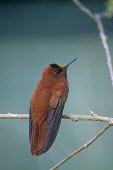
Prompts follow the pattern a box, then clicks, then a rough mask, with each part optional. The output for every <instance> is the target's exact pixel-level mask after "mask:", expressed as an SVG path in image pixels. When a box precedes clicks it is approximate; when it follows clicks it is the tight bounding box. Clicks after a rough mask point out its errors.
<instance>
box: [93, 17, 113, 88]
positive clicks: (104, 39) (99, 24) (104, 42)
mask: <svg viewBox="0 0 113 170" xmlns="http://www.w3.org/2000/svg"><path fill="white" fill-rule="evenodd" d="M95 19H96V23H97V27H98V30H99V32H100V38H101V42H102V45H103V47H104V50H105V53H106V59H107V65H108V69H109V73H110V78H111V82H112V86H113V68H112V62H111V58H112V57H111V54H110V49H109V46H108V43H107V37H106V35H105V31H104V27H103V24H102V21H101V17H100V14H95Z"/></svg>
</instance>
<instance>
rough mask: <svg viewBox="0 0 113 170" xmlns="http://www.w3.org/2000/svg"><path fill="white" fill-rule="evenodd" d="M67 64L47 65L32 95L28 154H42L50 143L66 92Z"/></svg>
mask: <svg viewBox="0 0 113 170" xmlns="http://www.w3.org/2000/svg"><path fill="white" fill-rule="evenodd" d="M66 69H67V65H64V66H60V65H57V64H51V65H49V66H47V67H46V68H45V69H44V71H43V73H42V79H41V80H40V82H39V84H38V85H37V87H36V89H35V91H34V92H33V94H32V98H31V105H30V118H29V136H30V146H31V153H32V155H37V156H38V155H40V154H42V153H45V152H46V151H47V150H48V149H49V148H50V147H51V145H52V144H53V142H54V140H55V138H56V135H57V132H58V129H59V126H60V122H61V118H62V112H63V108H64V105H65V102H66V99H67V95H68V81H67V73H66Z"/></svg>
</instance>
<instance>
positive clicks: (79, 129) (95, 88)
mask: <svg viewBox="0 0 113 170" xmlns="http://www.w3.org/2000/svg"><path fill="white" fill-rule="evenodd" d="M85 4H86V5H87V6H88V7H89V8H91V9H92V10H93V12H99V11H101V10H103V9H104V6H103V4H101V3H99V2H98V3H86V2H85ZM103 22H104V26H105V28H106V34H107V37H108V42H109V46H110V49H111V54H113V48H112V46H113V45H112V44H113V31H112V30H113V22H112V20H110V19H103ZM75 57H78V60H77V61H76V63H73V65H71V67H70V68H69V69H68V80H69V87H70V93H69V97H68V100H67V103H66V105H65V109H64V113H67V114H69V113H70V114H84V115H87V114H89V115H90V111H91V110H92V111H94V112H97V113H98V114H100V115H102V116H111V117H113V88H112V86H111V81H110V77H109V71H108V67H107V63H106V56H105V53H104V49H103V47H102V45H101V41H100V38H99V33H98V29H97V27H96V24H95V23H94V22H93V21H92V20H91V19H90V18H88V16H86V15H85V14H84V13H82V12H81V11H80V10H79V9H78V8H77V7H76V6H75V5H74V4H73V3H72V2H71V1H70V2H49V3H47V2H39V3H34V4H33V3H28V4H26V3H24V4H21V3H20V4H16V3H15V4H1V5H0V113H1V114H3V113H4V114H5V113H7V112H11V113H28V111H29V102H30V97H31V94H32V92H33V90H34V88H35V87H36V85H37V83H38V81H39V80H40V78H41V72H42V70H43V69H44V67H46V66H47V65H48V64H50V63H58V64H65V63H68V62H69V61H71V60H72V59H74V58H75ZM104 125H105V123H102V122H86V121H85V122H77V123H75V122H72V121H70V120H64V119H63V120H62V123H61V126H60V130H59V133H58V136H57V138H56V140H55V142H54V144H53V146H52V147H51V148H50V150H49V151H48V152H47V153H46V154H43V155H42V156H40V157H33V156H32V155H31V153H30V148H29V137H28V120H14V119H12V120H8V119H7V120H6V119H5V120H3V119H1V120H0V170H7V169H10V170H15V169H16V170H34V169H37V170H48V169H49V168H51V167H52V166H54V165H55V164H56V163H58V162H59V161H60V160H62V159H63V158H64V157H65V156H66V155H67V154H68V153H70V152H72V151H74V150H75V149H77V148H78V147H80V146H81V145H83V144H84V143H86V142H87V141H88V140H89V139H90V138H91V137H92V136H94V135H95V134H96V133H97V132H98V131H99V130H100V129H101V128H102V127H103V126H104ZM112 134H113V129H112V127H111V128H110V129H109V130H108V131H107V132H105V133H104V134H103V135H102V136H101V137H100V138H99V139H98V140H97V141H95V143H93V144H92V145H91V146H90V147H89V148H88V149H87V150H84V151H82V152H81V153H79V154H78V155H76V156H75V157H73V158H72V159H71V160H69V161H68V162H66V163H65V164H63V165H62V166H61V167H60V168H59V170H75V169H79V170H90V169H92V170H95V169H96V170H100V169H105V170H106V169H107V170H112V169H113V135H112Z"/></svg>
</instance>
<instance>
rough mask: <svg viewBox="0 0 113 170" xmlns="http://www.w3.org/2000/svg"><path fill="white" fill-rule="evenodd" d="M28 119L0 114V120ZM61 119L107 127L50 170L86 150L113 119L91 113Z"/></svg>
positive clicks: (9, 114) (64, 116)
mask: <svg viewBox="0 0 113 170" xmlns="http://www.w3.org/2000/svg"><path fill="white" fill-rule="evenodd" d="M28 118H29V114H13V113H7V114H0V119H28ZM62 118H65V119H70V120H72V121H75V122H77V121H102V122H107V125H106V126H105V127H104V128H103V129H102V130H101V131H99V132H98V133H97V134H96V135H95V136H94V137H93V138H91V139H90V140H89V141H88V142H87V143H85V144H84V145H83V146H81V147H80V148H78V149H77V150H75V151H73V152H72V153H70V154H69V155H67V156H66V157H65V158H64V159H63V160H62V161H60V162H59V163H58V164H56V165H55V166H54V167H53V168H51V169H50V170H55V169H56V168H58V167H59V166H61V165H62V164H63V163H64V162H66V161H67V160H69V159H70V158H71V157H73V156H74V155H76V154H77V153H79V152H81V151H82V150H83V149H86V148H87V147H88V146H89V145H91V144H92V143H93V142H94V141H95V140H96V139H97V138H99V137H100V136H101V135H102V134H103V133H104V132H105V131H106V130H107V129H108V128H109V127H110V126H113V118H111V117H103V116H99V115H98V114H96V113H93V112H92V111H91V116H90V115H71V114H63V116H62Z"/></svg>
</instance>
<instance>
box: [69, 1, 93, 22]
mask: <svg viewBox="0 0 113 170" xmlns="http://www.w3.org/2000/svg"><path fill="white" fill-rule="evenodd" d="M72 1H73V2H74V3H75V4H76V5H77V6H78V7H79V8H80V10H81V11H83V12H84V13H86V14H87V15H88V16H89V17H90V18H91V19H93V20H95V16H94V14H93V13H92V12H91V11H90V10H89V9H88V8H86V7H85V6H84V5H83V4H82V3H81V2H80V1H79V0H72Z"/></svg>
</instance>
